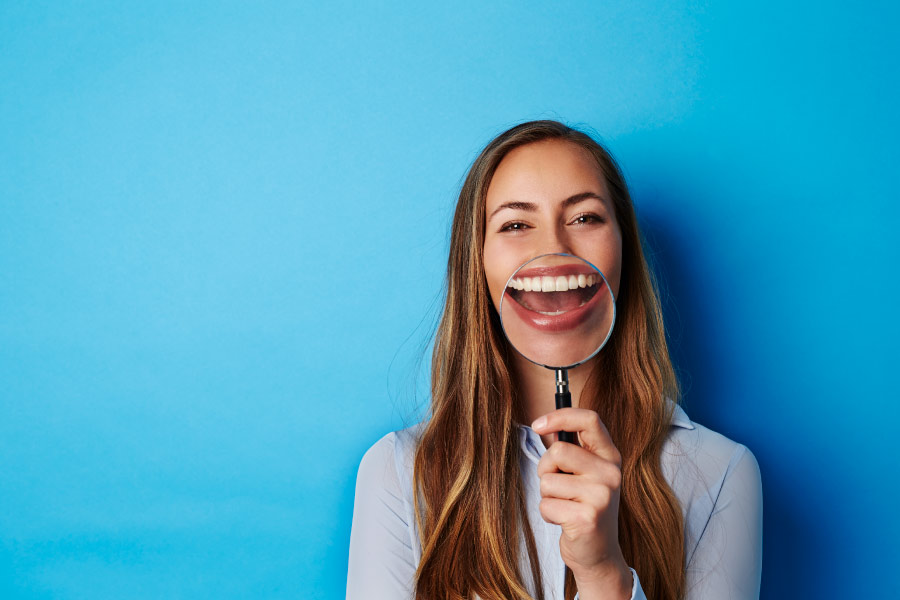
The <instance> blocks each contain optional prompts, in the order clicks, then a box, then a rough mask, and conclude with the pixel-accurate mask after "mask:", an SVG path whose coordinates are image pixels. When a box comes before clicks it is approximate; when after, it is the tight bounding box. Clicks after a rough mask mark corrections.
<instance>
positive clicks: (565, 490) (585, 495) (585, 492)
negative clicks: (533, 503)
mask: <svg viewBox="0 0 900 600" xmlns="http://www.w3.org/2000/svg"><path fill="white" fill-rule="evenodd" d="M612 494H613V490H612V489H610V488H609V486H606V485H604V484H602V483H599V482H594V481H588V480H585V478H584V477H578V476H575V475H568V474H566V473H547V474H546V475H544V476H543V477H541V497H543V498H557V499H560V500H575V501H578V502H586V503H588V504H590V505H591V506H594V507H596V508H598V509H602V508H604V507H606V506H607V505H608V504H609V501H610V499H611V498H612Z"/></svg>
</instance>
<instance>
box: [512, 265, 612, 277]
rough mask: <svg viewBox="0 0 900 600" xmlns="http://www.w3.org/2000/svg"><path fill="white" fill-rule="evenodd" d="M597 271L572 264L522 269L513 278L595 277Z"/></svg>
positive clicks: (586, 266)
mask: <svg viewBox="0 0 900 600" xmlns="http://www.w3.org/2000/svg"><path fill="white" fill-rule="evenodd" d="M596 273H597V271H596V270H595V269H593V268H591V266H590V265H585V264H580V263H572V264H568V265H555V266H552V267H531V268H529V269H522V270H520V271H516V272H515V273H514V274H513V277H511V279H513V278H517V277H543V276H547V277H558V276H560V275H563V276H569V275H595V274H596Z"/></svg>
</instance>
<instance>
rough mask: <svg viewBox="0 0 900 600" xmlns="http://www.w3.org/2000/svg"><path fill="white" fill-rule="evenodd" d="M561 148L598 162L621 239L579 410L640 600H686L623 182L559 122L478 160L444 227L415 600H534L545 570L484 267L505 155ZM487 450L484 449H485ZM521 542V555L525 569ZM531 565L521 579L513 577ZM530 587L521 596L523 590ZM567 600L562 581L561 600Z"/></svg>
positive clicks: (649, 329)
mask: <svg viewBox="0 0 900 600" xmlns="http://www.w3.org/2000/svg"><path fill="white" fill-rule="evenodd" d="M549 139H554V140H564V141H567V142H569V143H572V144H576V145H578V146H580V147H581V148H584V149H586V150H587V151H588V152H590V154H591V155H592V156H593V157H594V158H595V159H596V161H597V166H598V168H599V169H600V170H601V172H602V173H603V175H604V176H605V179H606V183H607V186H608V189H609V191H610V194H611V195H612V198H611V199H612V201H613V206H614V209H615V218H616V220H617V222H618V224H619V228H620V229H621V232H622V281H621V284H620V288H619V297H618V299H617V312H618V315H617V323H616V327H615V330H614V332H613V335H612V337H611V338H610V340H609V342H608V345H607V347H606V348H605V349H604V350H603V352H601V353H600V354H599V355H598V358H597V359H596V360H595V361H594V366H593V368H592V371H591V374H590V377H589V378H588V383H587V384H586V386H585V389H584V391H583V392H582V396H581V401H580V406H581V407H583V408H591V409H593V410H595V411H597V412H598V414H599V415H600V417H601V419H602V420H603V422H604V423H605V424H606V426H607V429H608V430H609V433H610V436H611V437H612V440H613V442H614V443H615V445H616V447H617V448H618V449H619V452H620V453H621V455H622V475H623V477H622V487H621V490H620V503H619V544H620V546H621V548H622V552H623V554H624V556H625V560H626V561H627V563H628V564H629V565H630V566H632V567H633V568H634V569H635V570H636V571H637V573H638V574H639V575H640V578H641V585H642V587H643V588H644V591H645V592H646V594H647V597H648V598H650V599H653V600H656V599H660V600H679V599H680V598H682V596H683V595H684V586H685V574H684V560H685V558H684V557H685V554H684V546H683V544H684V541H683V539H684V537H683V536H684V534H683V527H684V525H683V520H682V514H681V509H680V507H679V504H678V501H677V499H676V498H675V495H674V494H673V492H672V490H671V488H670V487H669V485H668V484H667V483H666V481H665V479H664V478H663V475H662V469H661V465H660V453H661V449H662V445H663V442H664V440H665V438H666V434H667V432H668V430H669V425H670V421H671V417H672V410H673V406H672V405H671V404H670V403H668V402H666V398H671V399H672V400H675V401H677V400H678V397H679V396H678V384H677V381H676V378H675V373H674V370H673V368H672V363H671V360H670V359H669V353H668V348H667V346H666V339H665V332H664V330H663V323H662V312H661V309H660V303H659V298H658V294H657V291H656V286H655V282H654V280H653V277H652V274H651V272H650V269H649V268H648V266H647V263H646V260H645V258H644V253H643V250H642V248H641V239H640V233H639V231H638V226H637V219H636V217H635V214H634V207H633V206H632V202H631V198H630V196H629V194H628V189H627V187H626V185H625V181H624V178H623V177H622V174H621V171H620V170H619V168H618V166H617V165H616V163H615V161H614V160H613V158H612V157H611V156H610V155H609V153H608V152H607V151H606V150H604V148H603V147H602V146H600V144H598V143H597V142H596V141H595V140H593V139H592V138H591V137H590V136H588V135H586V134H584V133H582V132H580V131H577V130H574V129H572V128H570V127H567V126H565V125H563V124H561V123H558V122H555V121H534V122H529V123H523V124H521V125H518V126H516V127H513V128H512V129H510V130H508V131H506V132H505V133H503V134H501V135H500V136H498V137H497V138H495V139H494V140H493V141H491V142H490V143H489V144H488V145H487V147H486V148H485V149H484V150H483V151H482V152H481V154H480V155H479V156H478V158H477V159H476V160H475V162H474V163H473V165H472V167H471V169H470V170H469V172H468V175H467V176H466V179H465V182H464V183H463V186H462V190H461V191H460V194H459V201H458V203H457V206H456V212H455V214H454V217H453V227H452V230H451V237H450V256H449V260H448V265H447V294H446V303H445V306H444V312H443V316H442V318H441V321H440V325H439V326H438V330H437V335H436V338H435V344H434V354H433V357H432V367H431V394H432V397H431V415H430V419H429V420H428V423H427V425H426V426H425V428H424V430H423V432H422V435H421V438H420V440H419V442H418V446H417V448H416V452H415V462H414V472H413V481H414V482H415V487H416V493H415V494H414V498H415V504H416V506H415V512H416V517H417V526H418V528H419V532H420V539H421V540H422V556H421V560H420V562H419V565H418V569H417V571H416V599H417V600H438V599H444V598H447V599H470V598H472V597H474V595H475V594H477V595H478V596H479V597H480V598H483V599H484V600H508V599H510V598H519V599H530V598H532V596H531V595H530V593H529V587H533V589H534V590H535V594H536V598H537V600H543V593H542V591H541V588H542V581H541V572H540V565H539V563H538V558H537V550H536V545H535V542H534V535H533V533H532V531H531V527H530V525H529V522H528V519H527V516H526V504H525V495H524V488H523V483H522V478H521V475H520V472H519V469H520V466H519V465H520V463H519V452H520V450H519V437H518V435H517V431H516V423H517V422H521V421H522V419H523V417H524V415H523V410H522V408H521V406H520V403H519V402H517V391H516V387H515V384H514V382H513V379H512V377H511V371H510V366H509V365H510V363H509V359H510V354H511V349H510V347H509V345H508V343H507V341H506V339H505V337H504V336H503V333H502V330H501V328H500V324H499V317H498V315H497V312H496V310H495V309H494V308H493V305H492V304H491V301H490V297H489V294H488V290H487V283H486V279H485V273H484V264H483V247H484V234H485V231H484V230H485V198H486V195H487V189H488V186H489V185H490V182H491V178H492V177H493V175H494V172H495V171H496V169H497V166H498V165H499V164H500V161H501V160H503V158H504V157H505V156H506V154H507V153H508V152H509V151H510V150H512V149H514V148H517V147H519V146H523V145H526V144H530V143H534V142H538V141H543V140H549ZM486 440H490V443H486ZM521 540H524V545H525V549H526V552H527V557H521V556H519V554H520V551H519V549H520V544H521ZM523 559H527V561H525V562H526V564H528V565H529V568H528V569H527V570H524V572H523V569H522V568H521V567H520V565H521V564H522V562H523ZM529 583H530V586H529ZM574 594H575V589H574V578H573V577H572V574H571V572H570V571H568V570H567V575H566V598H569V599H571V598H573V597H574Z"/></svg>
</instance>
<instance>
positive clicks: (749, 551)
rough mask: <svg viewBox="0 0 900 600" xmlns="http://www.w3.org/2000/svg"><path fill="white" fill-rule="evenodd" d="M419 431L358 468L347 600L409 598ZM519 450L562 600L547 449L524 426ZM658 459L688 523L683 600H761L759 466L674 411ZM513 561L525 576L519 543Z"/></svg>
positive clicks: (548, 588)
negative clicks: (544, 480)
mask: <svg viewBox="0 0 900 600" xmlns="http://www.w3.org/2000/svg"><path fill="white" fill-rule="evenodd" d="M420 431H421V425H419V426H416V427H411V428H409V429H404V430H402V431H396V432H393V433H389V434H388V435H386V436H385V437H383V438H381V440H379V441H378V442H377V443H376V444H375V445H374V446H372V447H371V448H370V449H369V451H368V452H366V454H365V456H364V457H363V459H362V462H361V464H360V467H359V474H358V475H357V480H356V500H355V503H354V506H353V526H352V530H351V534H350V560H349V567H348V574H347V598H348V600H362V599H377V600H380V599H382V598H383V599H386V600H387V599H392V600H393V599H408V598H413V597H414V576H415V572H416V566H417V565H418V562H419V558H420V556H421V543H420V539H419V531H418V528H417V526H416V519H415V517H414V513H413V500H412V498H413V483H412V472H413V466H412V465H413V455H414V453H415V448H416V441H417V435H418V433H419V432H420ZM519 440H520V448H521V450H522V452H521V453H520V467H521V473H522V480H523V483H524V486H525V498H526V509H527V513H528V519H529V522H530V523H531V529H532V532H533V533H534V538H535V540H534V541H535V544H536V546H537V552H538V559H539V562H540V565H541V575H542V578H543V587H544V590H543V591H544V598H546V599H547V600H563V598H564V595H563V589H564V583H565V582H564V574H565V563H563V560H562V558H561V557H560V554H559V536H560V534H561V531H562V530H561V528H560V527H559V526H558V525H553V524H550V523H547V522H545V521H544V520H543V519H542V518H541V515H540V512H539V510H538V504H539V502H540V500H541V494H540V478H539V477H538V475H537V463H538V461H539V460H540V458H541V456H542V455H543V454H544V452H545V448H544V444H543V442H542V441H541V438H540V436H539V435H538V434H537V433H535V432H534V431H533V430H532V429H531V428H530V427H526V426H522V425H520V426H519ZM660 459H661V463H662V471H663V476H664V477H665V479H666V481H667V482H668V483H669V485H670V486H671V488H672V491H673V492H674V493H675V496H676V497H677V498H678V501H679V503H680V505H681V510H682V513H683V515H684V548H685V556H686V582H687V588H686V589H687V593H686V596H685V598H686V600H701V599H703V600H707V599H708V600H719V599H722V598H728V599H731V600H740V599H745V598H746V599H750V598H754V599H755V598H759V585H760V575H761V572H762V482H761V479H760V473H759V465H758V464H757V462H756V458H755V457H754V456H753V454H752V453H751V452H750V450H748V449H747V447H746V446H743V445H741V444H738V443H735V442H733V441H731V440H729V439H728V438H726V437H724V436H722V435H720V434H718V433H716V432H714V431H711V430H710V429H707V428H706V427H703V426H702V425H700V424H697V423H693V422H692V421H691V420H690V419H689V418H688V416H687V414H685V412H684V410H683V409H682V408H681V407H680V406H677V405H676V407H675V412H674V415H673V418H672V425H671V427H670V429H669V435H668V436H667V438H666V441H665V443H664V445H663V449H662V455H661V457H660ZM519 555H520V557H521V560H522V561H523V562H522V567H523V569H522V572H524V573H527V572H529V570H530V568H529V567H528V562H527V554H526V550H525V548H524V543H523V547H522V548H521V549H520V552H519ZM632 576H633V587H632V594H631V598H632V600H645V599H646V596H645V595H644V591H643V589H642V588H641V584H640V573H635V572H634V569H632ZM526 579H527V578H526ZM526 584H527V582H526ZM531 591H532V592H533V590H531Z"/></svg>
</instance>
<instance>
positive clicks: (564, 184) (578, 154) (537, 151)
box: [486, 140, 609, 214]
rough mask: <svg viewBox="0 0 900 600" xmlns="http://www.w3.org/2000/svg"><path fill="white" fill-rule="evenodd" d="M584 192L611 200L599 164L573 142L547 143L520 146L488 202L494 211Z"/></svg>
mask: <svg viewBox="0 0 900 600" xmlns="http://www.w3.org/2000/svg"><path fill="white" fill-rule="evenodd" d="M583 192H594V193H596V194H598V195H600V196H602V197H604V198H608V197H609V195H608V193H607V189H606V179H605V178H604V176H603V173H602V171H601V170H600V167H599V165H598V164H597V161H596V160H595V159H594V157H593V156H592V155H591V154H590V153H589V152H588V151H587V150H585V149H584V148H582V147H581V146H578V145H576V144H573V143H572V142H567V141H564V140H544V141H541V142H535V143H532V144H526V145H525V146H519V147H518V148H515V149H514V150H512V151H510V152H509V154H507V155H506V156H505V157H503V160H502V161H500V164H499V165H498V166H497V170H496V172H495V173H494V176H493V178H492V179H491V183H490V185H489V186H488V190H487V198H486V202H487V209H488V211H490V209H491V206H492V205H493V206H496V205H498V204H500V203H501V202H505V201H508V200H517V201H528V202H558V201H561V200H564V199H566V198H568V197H570V196H572V195H574V194H580V193H583ZM488 214H490V212H488Z"/></svg>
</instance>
